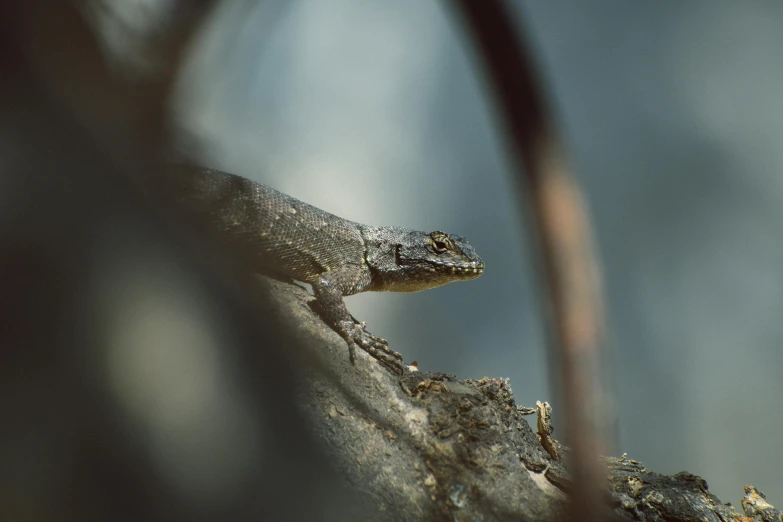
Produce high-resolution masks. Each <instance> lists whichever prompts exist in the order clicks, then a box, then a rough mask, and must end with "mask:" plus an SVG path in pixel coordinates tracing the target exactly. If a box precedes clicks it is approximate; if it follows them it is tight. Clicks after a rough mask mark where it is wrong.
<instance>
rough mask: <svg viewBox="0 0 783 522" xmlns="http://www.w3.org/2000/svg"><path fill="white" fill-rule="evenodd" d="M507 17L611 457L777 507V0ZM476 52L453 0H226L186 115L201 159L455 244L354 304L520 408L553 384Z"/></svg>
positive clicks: (506, 166)
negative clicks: (584, 285) (528, 82)
mask: <svg viewBox="0 0 783 522" xmlns="http://www.w3.org/2000/svg"><path fill="white" fill-rule="evenodd" d="M509 5H510V6H511V8H512V10H513V13H514V16H516V22H517V23H518V24H519V27H520V28H523V29H524V31H525V34H526V35H527V36H528V37H529V38H530V40H531V41H532V42H533V44H534V46H535V50H536V53H537V57H538V59H539V63H540V66H541V70H542V72H543V73H544V75H545V78H546V81H547V84H548V86H549V92H550V97H551V99H552V101H553V102H554V105H555V107H556V109H557V113H558V117H559V120H560V123H561V132H562V135H563V137H564V141H565V149H566V151H567V155H568V159H569V161H570V162H571V165H572V166H573V167H574V169H575V171H576V173H577V175H578V176H579V179H580V181H581V183H582V186H583V188H584V190H585V192H586V196H587V200H588V205H589V208H590V211H591V215H592V219H593V224H594V228H595V233H596V236H597V242H598V245H597V246H598V251H599V255H600V261H601V264H602V271H603V274H604V280H605V287H606V288H605V292H606V297H607V307H608V313H609V320H610V341H611V348H612V351H613V354H614V358H613V361H612V364H613V368H614V381H615V382H614V389H615V392H616V396H617V407H618V419H619V421H618V422H619V424H618V426H619V442H618V444H617V448H616V449H617V453H622V452H627V453H628V456H629V457H630V458H633V459H636V460H641V461H642V462H644V463H645V464H646V466H647V467H648V468H649V469H652V470H655V471H658V472H661V473H668V474H671V473H675V472H678V471H682V470H687V471H689V472H691V473H694V474H697V475H700V476H702V477H703V478H705V480H706V481H707V483H708V484H709V485H710V489H711V491H713V493H715V494H717V495H718V496H719V497H720V498H721V500H723V501H730V502H732V503H734V504H735V506H737V507H738V506H739V500H740V498H741V496H742V494H743V491H742V486H743V485H744V484H747V483H752V484H754V485H756V486H757V487H758V488H759V489H760V490H762V491H763V492H765V493H766V494H767V496H768V498H769V500H770V501H771V502H772V503H773V504H775V503H776V499H777V503H783V472H781V470H782V469H783V436H781V433H783V409H781V407H780V404H781V403H782V402H783V382H782V379H781V370H782V369H783V350H782V349H781V346H783V320H781V318H783V241H781V240H780V238H781V237H783V234H782V232H783V226H781V223H783V176H781V174H780V172H781V171H782V170H783V147H782V146H781V145H780V143H781V138H783V102H782V101H781V98H780V93H781V92H783V67H781V65H783V63H782V61H781V60H782V59H781V57H782V56H783V32H781V31H780V30H779V28H780V27H781V26H783V4H777V3H772V2H766V3H762V2H758V3H733V2H728V1H709V0H702V1H695V0H693V1H689V2H673V1H658V2H654V3H653V2H649V3H638V2H635V3H627V2H622V1H620V0H616V1H608V0H600V1H593V2H590V3H586V2H585V3H573V2H563V1H552V2H532V1H517V2H510V3H509ZM523 18H524V19H523ZM475 65H476V64H475V62H474V60H473V56H472V54H471V51H470V44H469V41H468V40H467V39H466V37H465V34H463V32H462V29H461V27H460V25H459V23H458V20H457V19H456V17H455V16H454V13H452V12H450V11H449V9H448V4H447V3H446V2H436V1H434V0H376V1H373V2H366V1H362V0H329V1H326V0H322V1H320V2H313V1H303V0H268V1H265V2H259V3H258V4H255V3H253V2H243V1H239V0H236V1H226V2H223V3H222V4H221V6H220V8H219V10H218V11H217V12H216V13H215V16H214V17H213V18H212V20H211V21H210V23H209V24H208V25H207V26H206V27H205V28H204V30H203V32H202V35H201V37H200V38H199V40H198V41H197V43H196V44H195V45H194V47H193V48H192V50H191V57H190V59H189V62H188V65H187V67H186V68H185V70H184V72H183V75H182V78H181V80H180V84H179V87H178V93H177V97H176V98H175V102H176V103H175V107H176V110H175V113H174V116H175V118H176V122H177V125H178V127H179V129H180V130H181V131H182V134H183V136H186V138H184V139H183V143H186V144H188V145H189V146H190V147H192V149H191V151H190V152H191V153H195V154H196V155H197V157H198V158H199V160H200V161H201V162H202V163H203V164H205V165H208V166H211V167H215V168H219V169H222V170H227V171H229V172H233V173H236V174H241V175H244V176H246V177H249V178H251V179H255V180H257V181H261V182H264V183H267V184H269V185H271V186H273V187H275V188H277V189H279V190H282V191H284V192H286V193H288V194H291V195H293V196H295V197H297V198H299V199H302V200H304V201H306V202H308V203H311V204H313V205H316V206H318V207H320V208H322V209H324V210H328V211H330V212H332V213H335V214H337V215H339V216H341V217H344V218H347V219H351V220H354V221H359V222H362V223H367V224H371V225H394V226H404V227H409V228H414V229H419V230H425V231H432V230H444V231H446V232H452V233H456V234H459V235H462V236H464V237H466V238H468V239H469V241H470V242H471V243H472V244H473V245H474V247H475V248H476V250H477V251H478V252H479V254H480V255H481V256H482V258H483V259H484V261H485V263H486V270H485V273H484V275H482V276H481V277H480V278H479V279H476V280H474V281H470V282H468V283H459V284H453V285H447V286H445V287H442V288H439V289H436V290H431V291H427V292H422V293H417V294H376V293H367V294H361V295H358V296H353V297H349V298H348V299H347V304H348V307H349V309H350V310H351V312H352V313H353V315H354V316H356V317H358V318H360V319H361V320H364V321H366V322H367V325H368V329H369V330H370V331H372V332H373V333H376V334H377V335H380V336H382V337H385V338H387V339H389V341H390V344H391V346H392V348H394V349H395V350H397V351H400V352H401V353H402V354H403V355H404V356H405V359H406V361H410V360H417V361H418V362H419V364H420V366H421V367H422V368H423V369H428V370H433V371H445V372H449V373H455V374H456V375H457V376H458V377H460V378H481V377H483V376H485V375H487V376H493V377H510V378H511V386H512V388H513V390H514V393H515V397H516V400H517V403H518V404H524V405H526V406H532V405H534V404H535V402H536V401H537V400H541V401H544V400H552V396H553V392H552V391H551V390H550V388H549V380H548V370H547V366H546V363H547V355H546V352H545V346H544V340H543V332H542V324H541V316H540V313H539V303H538V300H537V297H536V281H537V275H536V273H535V269H534V266H533V264H532V260H531V248H530V244H529V237H528V233H527V228H526V226H525V222H524V218H525V209H524V208H520V207H519V205H520V203H521V202H520V201H518V200H517V199H516V197H515V195H514V194H513V193H512V191H511V183H510V161H509V156H508V154H507V151H506V150H505V148H504V147H505V146H504V141H503V137H502V136H503V135H502V131H501V129H499V128H498V127H497V126H496V124H495V123H496V122H495V119H494V116H493V112H492V111H493V106H492V104H491V100H490V99H489V97H488V95H487V93H486V91H485V89H484V81H483V78H482V77H481V72H480V70H479V69H478V68H477V67H476V66H475ZM556 419H557V412H556V411H555V426H557V421H556ZM557 434H558V432H557V431H556V432H555V435H556V436H557Z"/></svg>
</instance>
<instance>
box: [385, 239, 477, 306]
mask: <svg viewBox="0 0 783 522" xmlns="http://www.w3.org/2000/svg"><path fill="white" fill-rule="evenodd" d="M408 234H409V235H408V237H407V238H406V239H407V240H405V241H402V242H400V243H399V244H398V245H397V255H396V262H397V269H396V272H397V273H396V277H395V279H396V281H395V282H394V287H395V288H394V290H395V291H398V292H400V291H401V292H416V291H419V290H426V289H428V288H435V287H438V286H442V285H445V284H447V283H451V282H453V281H467V280H468V279H475V278H477V277H478V276H480V275H481V274H482V273H483V272H484V261H482V260H481V258H480V257H479V256H478V254H476V251H475V250H474V248H473V246H472V245H471V244H470V243H468V241H467V240H466V239H465V238H464V237H462V236H457V235H453V234H446V233H445V232H440V231H435V232H430V233H429V234H428V233H426V232H417V231H410V232H409V233H408Z"/></svg>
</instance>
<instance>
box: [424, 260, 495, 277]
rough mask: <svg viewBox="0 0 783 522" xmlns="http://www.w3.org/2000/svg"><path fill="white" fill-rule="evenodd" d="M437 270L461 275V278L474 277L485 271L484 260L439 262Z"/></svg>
mask: <svg viewBox="0 0 783 522" xmlns="http://www.w3.org/2000/svg"><path fill="white" fill-rule="evenodd" d="M435 266H436V270H437V271H438V272H445V273H447V274H454V275H455V276H458V277H459V276H461V279H474V278H476V277H478V276H480V275H481V274H483V273H484V262H483V261H473V262H471V263H459V264H456V263H438V264H437V265H435Z"/></svg>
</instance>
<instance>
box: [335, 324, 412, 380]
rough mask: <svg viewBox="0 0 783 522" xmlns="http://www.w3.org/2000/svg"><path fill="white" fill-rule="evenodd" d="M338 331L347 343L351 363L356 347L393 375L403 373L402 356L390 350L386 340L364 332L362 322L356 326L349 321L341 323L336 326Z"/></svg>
mask: <svg viewBox="0 0 783 522" xmlns="http://www.w3.org/2000/svg"><path fill="white" fill-rule="evenodd" d="M338 330H339V332H340V335H342V336H343V338H344V339H345V340H346V342H347V343H348V350H349V353H350V357H351V362H352V363H354V352H355V347H356V346H357V345H358V346H359V348H361V349H362V350H364V351H365V352H367V353H368V354H370V356H371V357H373V358H374V359H376V360H378V362H380V363H381V364H383V365H384V366H386V367H387V368H389V369H391V370H392V371H394V372H395V373H399V374H401V373H403V371H404V367H403V364H402V360H403V359H402V355H400V354H399V353H397V352H395V351H394V350H392V349H390V348H389V342H388V341H387V340H386V339H382V338H381V337H377V336H375V335H373V334H371V333H370V332H368V331H367V330H365V329H364V323H363V322H362V323H358V324H357V323H353V322H350V321H341V322H340V324H339V325H338Z"/></svg>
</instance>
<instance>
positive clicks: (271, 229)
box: [178, 169, 365, 283]
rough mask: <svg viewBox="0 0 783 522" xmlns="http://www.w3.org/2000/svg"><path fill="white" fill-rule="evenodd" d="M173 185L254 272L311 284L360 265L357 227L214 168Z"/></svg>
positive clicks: (361, 247) (184, 176) (194, 172)
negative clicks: (325, 274) (242, 255)
mask: <svg viewBox="0 0 783 522" xmlns="http://www.w3.org/2000/svg"><path fill="white" fill-rule="evenodd" d="M178 184H179V185H180V187H179V188H180V189H182V190H181V193H182V194H183V197H184V198H185V203H186V205H187V206H189V207H191V208H193V209H194V210H196V212H198V213H199V214H201V215H203V216H206V217H207V219H209V221H210V222H211V224H212V225H213V226H215V227H216V228H218V229H219V230H218V231H219V232H220V233H221V235H224V236H225V238H226V239H227V240H228V241H231V242H233V243H235V244H236V245H237V246H239V247H241V248H242V249H243V250H245V251H246V252H247V254H249V256H250V257H251V259H252V261H253V263H254V265H255V266H254V269H256V270H257V271H259V272H265V273H274V274H277V275H282V276H286V277H290V278H293V279H297V280H299V281H304V282H307V283H311V282H313V281H314V280H315V279H316V277H317V276H318V275H319V274H321V273H323V272H325V271H329V270H333V269H336V268H340V267H343V266H346V265H355V266H357V267H359V266H362V265H364V264H365V247H364V241H363V240H362V236H361V233H360V231H359V225H358V224H357V223H353V222H351V221H348V220H346V219H343V218H341V217H339V216H336V215H334V214H330V213H329V212H326V211H324V210H321V209H319V208H317V207H314V206H312V205H308V204H307V203H304V202H302V201H299V200H298V199H295V198H293V197H291V196H288V195H286V194H284V193H282V192H279V191H277V190H275V189H273V188H270V187H267V186H265V185H262V184H260V183H255V182H253V181H250V180H248V179H245V178H242V177H240V176H236V175H233V174H228V173H226V172H221V171H218V170H210V169H197V170H196V169H193V170H190V169H189V170H188V171H187V172H182V173H180V174H179V176H178ZM248 250H250V251H248Z"/></svg>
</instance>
